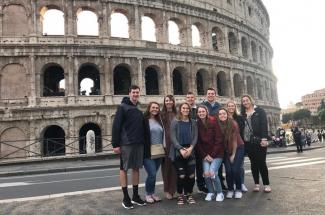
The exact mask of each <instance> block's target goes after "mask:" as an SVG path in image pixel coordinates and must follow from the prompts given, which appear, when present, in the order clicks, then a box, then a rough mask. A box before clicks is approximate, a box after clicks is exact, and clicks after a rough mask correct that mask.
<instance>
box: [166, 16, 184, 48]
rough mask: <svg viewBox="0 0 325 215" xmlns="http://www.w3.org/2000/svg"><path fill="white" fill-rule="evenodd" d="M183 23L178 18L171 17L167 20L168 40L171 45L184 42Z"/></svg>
mask: <svg viewBox="0 0 325 215" xmlns="http://www.w3.org/2000/svg"><path fill="white" fill-rule="evenodd" d="M183 26H184V23H183V22H182V21H181V20H180V19H178V18H171V19H169V21H168V41H169V43H170V44H173V45H183V44H185V38H186V29H185V28H184V27H183Z"/></svg>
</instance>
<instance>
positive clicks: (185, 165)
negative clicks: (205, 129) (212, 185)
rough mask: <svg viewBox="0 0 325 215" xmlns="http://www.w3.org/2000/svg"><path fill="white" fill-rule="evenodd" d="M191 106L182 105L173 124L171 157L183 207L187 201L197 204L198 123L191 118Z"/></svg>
mask: <svg viewBox="0 0 325 215" xmlns="http://www.w3.org/2000/svg"><path fill="white" fill-rule="evenodd" d="M190 108H191V107H190V105H189V104H187V103H182V104H181V105H180V106H179V110H178V111H179V112H178V117H177V118H176V119H174V120H173V121H172V124H171V140H172V143H173V145H172V146H171V148H170V152H169V157H170V159H171V160H172V161H173V162H174V165H175V168H176V171H177V193H178V198H177V204H178V205H183V204H184V201H185V200H186V201H187V202H188V203H189V204H195V203H196V202H195V200H194V198H193V196H192V193H193V186H194V183H195V154H194V147H195V145H196V143H197V125H196V121H194V120H192V119H191V118H190V116H189V114H190Z"/></svg>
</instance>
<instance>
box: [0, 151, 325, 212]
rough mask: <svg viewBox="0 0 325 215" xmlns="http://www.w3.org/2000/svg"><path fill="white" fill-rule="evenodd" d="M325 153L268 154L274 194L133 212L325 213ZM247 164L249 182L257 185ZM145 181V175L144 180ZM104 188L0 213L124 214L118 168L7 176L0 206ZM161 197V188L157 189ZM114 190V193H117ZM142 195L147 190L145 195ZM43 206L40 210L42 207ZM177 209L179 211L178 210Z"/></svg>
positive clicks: (0, 183)
mask: <svg viewBox="0 0 325 215" xmlns="http://www.w3.org/2000/svg"><path fill="white" fill-rule="evenodd" d="M324 164H325V149H319V150H314V151H309V152H305V153H303V154H296V153H286V154H274V155H270V156H268V165H269V169H270V177H271V183H272V188H273V192H272V193H271V194H264V193H262V192H261V193H257V194H255V193H252V192H248V193H247V194H245V195H244V197H243V199H242V200H239V201H238V200H226V201H224V202H223V203H221V204H217V203H215V202H204V201H203V198H204V196H203V195H201V194H196V195H195V197H196V199H197V200H198V204H197V205H195V206H189V205H185V206H184V207H181V208H179V206H176V203H175V202H174V201H167V200H165V201H163V202H162V203H159V204H155V205H153V206H152V205H150V206H148V207H145V208H136V209H135V210H133V211H131V212H130V213H135V214H170V213H172V212H173V213H175V212H177V214H199V213H200V214H211V213H213V212H215V211H216V210H218V211H217V213H218V214H235V213H236V214H237V213H241V214H324V211H325V196H324V195H322V193H325V186H324V184H325V174H324V172H325V165H324ZM248 166H249V162H248V161H247V162H246V170H247V173H246V184H247V186H248V187H249V188H252V186H253V182H252V177H251V174H250V172H249V167H248ZM142 178H144V176H143V177H142ZM99 188H105V189H106V190H108V189H109V188H112V189H110V191H106V192H94V193H91V194H86V195H76V196H66V197H62V198H54V199H47V200H41V201H27V202H21V203H4V204H1V205H0V214H45V213H46V214H48V213H49V214H120V213H121V214H123V213H125V211H124V210H123V209H122V208H121V206H120V200H121V193H120V191H119V188H118V169H103V170H94V171H82V172H71V173H60V174H50V175H33V176H23V177H8V178H1V179H0V191H1V192H0V199H1V200H0V202H1V201H3V200H4V199H9V198H21V197H30V196H40V195H49V194H55V193H56V194H58V193H63V192H64V193H66V192H73V191H81V190H92V189H99ZM157 189H158V191H159V193H161V194H162V186H158V188H157ZM115 190H116V191H115ZM142 193H143V192H142ZM40 205H42V207H40ZM175 210H176V211H175Z"/></svg>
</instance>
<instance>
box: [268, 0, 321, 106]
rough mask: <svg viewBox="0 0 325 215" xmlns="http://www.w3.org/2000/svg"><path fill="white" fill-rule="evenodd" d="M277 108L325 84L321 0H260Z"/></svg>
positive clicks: (297, 99)
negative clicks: (267, 24)
mask: <svg viewBox="0 0 325 215" xmlns="http://www.w3.org/2000/svg"><path fill="white" fill-rule="evenodd" d="M262 1H263V3H264V5H265V7H266V8H267V10H268V13H269V16H270V20H271V27H270V42H271V46H272V47H273V50H274V55H273V71H274V73H275V75H276V76H277V78H278V95H279V102H280V106H281V108H286V107H287V105H288V104H289V103H290V102H294V103H295V102H298V101H301V96H302V95H305V94H308V93H312V92H313V91H314V90H318V89H322V88H325V69H324V65H325V54H324V52H325V0H262Z"/></svg>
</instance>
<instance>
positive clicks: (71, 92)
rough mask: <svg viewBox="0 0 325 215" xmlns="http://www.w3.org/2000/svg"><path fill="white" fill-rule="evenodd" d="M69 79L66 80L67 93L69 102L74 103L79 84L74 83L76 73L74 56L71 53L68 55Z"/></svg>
mask: <svg viewBox="0 0 325 215" xmlns="http://www.w3.org/2000/svg"><path fill="white" fill-rule="evenodd" d="M67 65H68V79H66V81H65V85H66V88H67V91H66V92H67V94H68V104H74V103H75V95H76V94H75V92H76V90H75V87H76V86H77V85H75V84H74V79H75V77H74V73H75V67H74V56H72V55H69V56H68V63H67Z"/></svg>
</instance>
